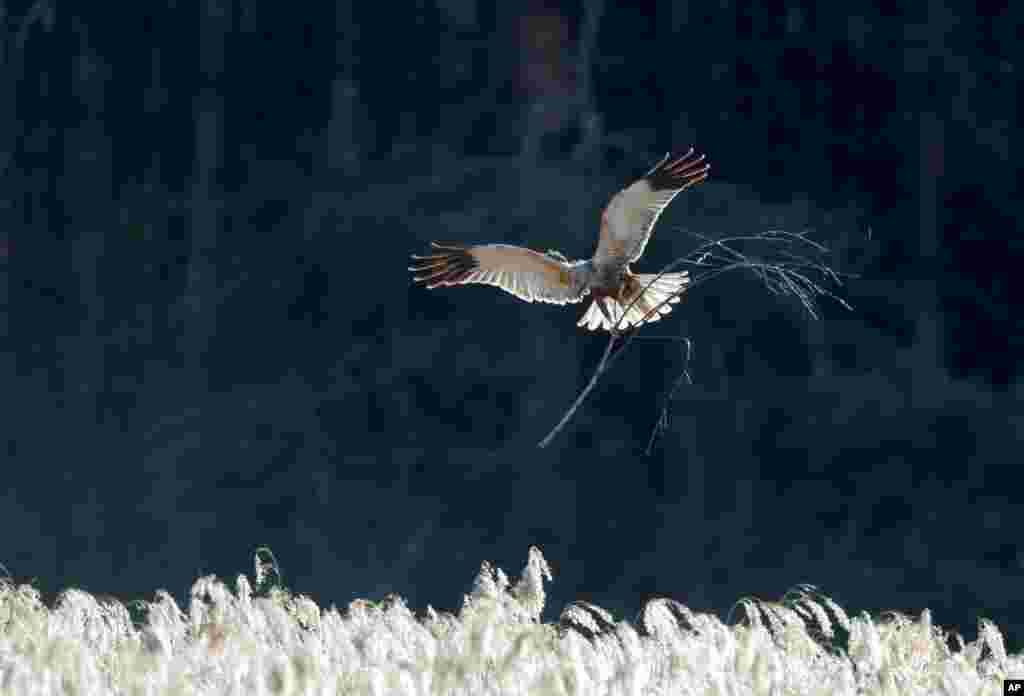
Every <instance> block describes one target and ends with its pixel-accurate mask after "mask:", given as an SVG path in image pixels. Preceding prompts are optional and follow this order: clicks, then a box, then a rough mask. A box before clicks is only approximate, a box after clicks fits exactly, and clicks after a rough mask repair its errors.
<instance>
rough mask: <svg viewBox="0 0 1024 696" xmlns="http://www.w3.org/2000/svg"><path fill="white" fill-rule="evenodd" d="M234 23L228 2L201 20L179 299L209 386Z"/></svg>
mask: <svg viewBox="0 0 1024 696" xmlns="http://www.w3.org/2000/svg"><path fill="white" fill-rule="evenodd" d="M229 25H230V6H229V3H228V0H206V2H205V3H204V5H203V8H202V10H201V13H200V16H199V70H200V73H201V76H200V84H201V85H202V86H201V87H200V89H199V94H198V95H197V97H196V99H195V129H196V131H195V160H194V170H193V173H192V186H191V202H190V205H189V209H190V212H191V218H190V226H191V248H190V253H189V261H188V266H187V268H186V274H185V288H184V291H183V293H182V296H181V299H180V301H179V307H178V309H179V311H180V313H181V314H180V316H181V319H182V322H181V336H180V343H179V349H180V351H181V354H182V356H183V358H184V367H185V370H186V374H187V376H188V379H189V380H194V382H193V384H194V386H195V387H197V388H200V389H201V388H203V387H205V385H206V384H207V378H206V370H207V365H206V363H205V362H204V357H205V355H206V352H207V350H208V349H209V345H210V341H211V340H212V338H213V335H214V333H215V331H216V325H217V308H218V305H219V304H220V302H221V301H222V300H223V299H224V298H223V296H222V295H223V293H222V292H221V289H220V288H219V286H218V277H217V265H216V263H215V261H214V253H215V250H216V245H217V230H218V227H219V225H220V220H221V216H222V210H221V209H222V207H223V201H222V198H221V187H220V185H219V183H218V180H217V175H218V172H219V171H220V169H221V166H222V162H223V142H222V131H223V127H224V117H223V110H224V105H223V99H222V98H221V96H220V94H219V84H218V83H219V81H220V77H221V74H222V72H223V70H224V34H225V31H226V29H227V27H228V26H229Z"/></svg>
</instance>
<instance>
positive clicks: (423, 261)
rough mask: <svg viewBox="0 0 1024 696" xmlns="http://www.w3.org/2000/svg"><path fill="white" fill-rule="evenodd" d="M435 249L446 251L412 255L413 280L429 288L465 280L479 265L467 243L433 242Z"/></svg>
mask: <svg viewBox="0 0 1024 696" xmlns="http://www.w3.org/2000/svg"><path fill="white" fill-rule="evenodd" d="M430 245H431V246H432V247H434V248H435V249H441V250H444V251H445V252H446V253H442V254H429V255H426V256H417V255H416V254H413V255H412V259H413V264H412V265H411V266H410V267H409V270H410V271H411V272H412V273H413V278H412V279H413V282H414V283H416V284H418V285H423V286H425V287H427V288H436V287H437V286H439V285H453V284H455V283H458V282H460V281H462V280H465V279H466V278H467V277H468V276H469V274H470V273H471V272H472V271H473V269H474V268H476V266H477V262H476V259H474V258H473V255H472V254H470V253H469V251H468V249H469V247H468V246H466V245H465V244H441V243H439V242H431V243H430Z"/></svg>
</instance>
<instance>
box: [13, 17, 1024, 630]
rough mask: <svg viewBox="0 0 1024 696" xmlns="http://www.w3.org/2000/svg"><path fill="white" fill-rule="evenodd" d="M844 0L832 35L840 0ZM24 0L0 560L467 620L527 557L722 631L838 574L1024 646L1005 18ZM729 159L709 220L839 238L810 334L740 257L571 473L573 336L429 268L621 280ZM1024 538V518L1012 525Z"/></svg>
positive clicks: (1014, 29) (576, 591)
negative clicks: (647, 223)
mask: <svg viewBox="0 0 1024 696" xmlns="http://www.w3.org/2000/svg"><path fill="white" fill-rule="evenodd" d="M833 5H834V6H835V8H838V9H833V8H832V6H833ZM112 8H113V6H112V5H109V4H108V3H63V2H62V1H61V0H38V2H35V3H17V2H2V1H0V269H2V275H0V277H2V285H0V287H2V293H3V295H2V301H3V313H2V320H3V324H2V329H0V337H2V345H0V384H2V397H0V408H2V413H0V459H2V468H0V471H2V476H3V482H4V486H3V488H2V490H0V562H2V563H3V564H4V567H6V569H7V570H8V571H9V572H10V573H11V574H12V575H14V576H15V577H17V578H22V579H34V580H35V583H36V584H37V586H39V587H41V588H43V589H45V590H47V591H51V592H52V591H56V590H59V589H61V588H64V587H68V586H78V587H83V588H85V589H87V590H89V591H92V592H104V593H111V594H114V595H116V596H120V597H125V598H128V597H146V598H149V597H151V596H152V592H153V591H154V590H155V589H157V588H160V587H163V588H167V589H168V590H170V591H171V592H172V593H173V594H175V595H176V596H177V597H179V598H180V597H182V596H183V595H184V594H185V593H186V592H187V589H188V587H189V585H190V583H191V582H192V581H193V580H194V579H195V578H196V577H197V575H198V574H206V573H217V574H219V575H222V576H226V577H230V576H232V575H234V574H235V573H238V572H245V571H251V567H252V553H253V550H254V549H255V548H256V547H257V546H259V545H268V546H270V547H271V548H272V549H273V550H274V552H275V554H276V555H277V557H278V560H279V561H280V563H281V566H282V570H283V572H284V576H285V581H286V583H287V584H288V585H289V586H290V587H291V588H292V589H293V590H295V591H297V592H302V593H307V594H310V595H311V596H313V597H314V598H315V599H317V600H318V601H319V602H320V603H322V604H330V603H336V604H338V605H344V604H346V603H347V602H348V601H350V600H351V599H353V598H355V597H357V596H359V597H369V598H380V597H382V596H383V595H384V594H385V593H388V592H397V593H399V594H400V595H402V596H403V597H405V598H406V599H407V600H408V601H409V603H410V605H412V606H414V607H418V608H422V607H425V606H426V604H428V603H430V604H432V605H433V606H435V607H438V608H441V607H444V608H455V607H457V606H459V604H460V603H461V599H462V593H463V592H465V591H467V590H468V589H469V586H470V582H471V581H472V579H473V577H474V576H475V574H476V572H477V570H478V568H479V564H480V562H481V561H483V560H491V561H494V562H496V563H497V564H498V565H499V566H500V567H502V568H504V569H506V570H507V571H509V572H510V573H517V572H518V571H519V569H520V568H521V567H522V565H523V564H524V563H525V562H526V557H527V548H528V546H529V545H530V544H536V545H538V546H540V548H541V549H542V551H543V552H544V554H545V555H546V557H547V558H548V559H549V561H550V562H551V564H552V566H553V568H554V571H555V579H554V582H553V584H551V585H550V586H549V590H550V599H549V606H548V611H547V614H546V616H547V617H548V618H549V619H551V618H552V617H554V616H557V612H558V611H559V610H560V609H561V607H562V606H563V605H564V604H565V603H566V602H569V601H572V600H574V599H585V600H589V601H592V602H596V603H597V604H600V605H601V606H604V607H605V608H607V609H610V610H611V611H612V612H613V613H614V614H615V615H616V617H618V618H623V617H626V618H632V616H633V615H634V613H635V612H636V611H637V609H639V607H640V606H641V605H642V603H643V601H645V600H646V599H649V598H650V597H652V596H655V595H661V596H671V597H673V598H675V599H678V600H679V601H682V602H683V603H685V604H686V605H688V606H690V607H691V608H693V609H695V610H700V611H713V612H716V613H718V614H719V615H722V616H725V615H726V613H727V612H728V611H729V609H730V607H731V606H732V603H733V602H735V601H736V600H737V599H738V598H739V597H741V596H743V595H746V594H753V595H755V596H759V597H762V598H766V599H775V598H778V597H780V596H781V595H782V594H783V592H785V590H786V589H788V588H789V587H791V586H793V585H795V584H796V583H799V582H810V583H815V584H817V585H819V586H820V587H821V588H822V589H823V590H824V591H825V592H827V593H828V594H830V595H831V596H832V597H834V598H835V599H836V600H837V601H839V602H840V603H841V604H843V605H844V606H845V607H846V608H847V609H848V610H849V611H851V612H855V611H860V610H869V611H872V612H876V611H881V610H886V609H896V610H907V611H912V612H914V613H918V612H920V610H921V609H923V608H925V607H929V608H931V610H932V611H933V615H934V618H935V621H936V623H938V624H940V625H944V626H947V627H952V628H959V629H960V630H962V631H964V634H965V637H968V638H969V639H970V638H973V636H974V632H975V621H976V618H977V617H978V616H979V615H980V616H984V617H987V618H991V619H992V620H994V621H995V622H996V623H997V624H998V625H999V626H1000V627H1001V628H1002V629H1003V630H1004V631H1005V632H1006V634H1007V636H1008V637H1009V642H1010V645H1011V647H1016V649H1019V646H1020V645H1021V641H1022V640H1024V628H1022V622H1024V597H1022V594H1021V587H1022V584H1021V582H1022V579H1024V550H1022V548H1021V536H1020V529H1021V521H1020V520H1021V514H1020V513H1021V487H1020V475H1019V468H1020V465H1021V463H1022V455H1021V451H1022V450H1021V442H1022V437H1021V433H1022V428H1024V409H1022V407H1021V403H1022V401H1021V396H1022V374H1021V355H1022V336H1024V332H1022V330H1021V322H1020V313H1019V312H1018V311H1017V306H1018V302H1019V301H1020V298H1021V297H1022V293H1021V284H1022V281H1021V278H1022V274H1021V272H1020V268H1021V263H1022V262H1024V244H1022V236H1021V230H1020V224H1019V220H1020V215H1021V203H1020V200H1021V191H1020V171H1019V169H1018V168H1017V167H1016V166H1015V164H1016V158H1013V159H1011V151H1014V152H1018V150H1017V149H1016V148H1015V146H1016V145H1018V144H1019V143H1018V142H1017V137H1018V135H1017V130H1016V123H1017V121H1018V118H1019V115H1018V113H1017V97H1018V95H1019V94H1020V85H1019V79H1018V74H1019V71H1020V69H1021V66H1020V62H1019V54H1017V53H1015V52H1014V50H1013V49H1014V48H1016V47H1017V45H1018V44H1019V41H1020V26H1021V24H1020V21H1019V20H1020V16H1019V9H1017V10H1014V9H1012V8H1011V3H1010V2H1008V1H1007V2H1001V3H1000V2H995V3H979V4H977V5H976V4H974V3H966V2H964V3H953V2H950V1H949V0H927V2H910V3H904V2H901V3H896V2H886V1H884V0H878V1H877V2H873V3H868V2H854V3H840V4H835V3H820V4H819V3H813V2H793V1H788V2H784V1H778V0H774V1H769V2H738V1H737V0H720V1H717V2H712V3H697V2H688V1H686V0H676V1H674V2H658V3H646V4H645V3H640V4H639V5H637V4H634V3H612V2H603V1H602V0H587V1H586V2H584V3H583V4H579V3H570V2H563V3H555V2H540V1H534V0H529V1H524V2H501V3H491V2H482V1H479V0H418V1H415V2H406V3H399V4H398V5H395V4H387V3H383V4H382V3H352V4H348V3H344V2H339V3H328V2H320V3H293V4H291V5H289V6H287V7H285V6H282V5H281V3H276V2H275V3H272V2H264V1H251V2H250V1H245V0H203V1H202V2H186V1H175V0H171V1H168V2H139V3H128V4H124V3H122V4H118V6H117V8H116V11H115V10H114V9H112ZM690 145H694V146H696V147H698V148H699V149H700V150H701V151H702V152H705V153H707V155H708V158H709V161H710V162H711V163H712V166H713V169H712V172H711V178H710V179H709V180H708V181H707V182H706V183H705V184H702V185H701V186H699V187H696V188H695V189H693V190H691V191H689V192H687V193H686V194H684V195H683V196H682V197H680V198H678V199H677V200H676V201H675V202H674V203H673V204H672V206H671V207H670V209H669V210H668V212H667V213H666V214H665V215H664V216H663V217H662V219H661V221H660V222H659V225H658V227H657V229H656V231H655V234H654V238H653V240H652V243H651V244H650V245H649V246H648V251H647V253H646V255H645V256H644V258H643V259H642V260H641V262H640V263H639V264H638V266H637V267H636V269H637V270H640V271H642V272H643V271H646V272H651V271H656V270H658V269H659V268H661V267H663V266H664V265H665V264H667V263H669V262H670V261H672V260H673V259H675V258H677V257H679V256H681V255H683V254H685V253H687V252H688V251H690V250H691V249H692V248H693V247H694V245H695V244H696V242H695V240H694V237H693V233H700V234H705V235H712V236H721V235H731V234H752V233H756V232H759V231H764V230H767V229H780V228H781V229H786V230H789V231H793V232H797V231H802V230H807V229H810V230H812V234H811V236H812V237H813V238H814V239H816V240H818V241H820V242H822V243H824V244H826V245H828V246H829V247H831V248H832V249H833V251H834V254H833V256H832V261H831V262H832V265H833V266H834V267H835V268H836V270H838V271H841V272H845V273H850V274H856V275H857V276H858V277H857V278H854V279H850V280H849V281H848V282H847V284H846V285H845V286H844V287H842V288H834V289H836V290H837V291H838V292H839V293H840V294H841V295H842V296H843V297H845V298H846V299H847V300H848V301H849V302H850V303H851V304H852V306H853V308H854V311H849V312H848V311H846V310H844V309H842V308H841V307H840V306H838V305H837V304H835V303H829V302H825V303H824V304H823V306H822V315H823V316H822V319H821V321H817V322H815V321H811V320H809V319H808V317H807V316H806V315H805V314H804V313H803V312H802V310H801V308H800V306H799V304H798V303H797V302H795V301H794V300H792V299H786V298H779V297H775V296H772V295H770V294H769V293H768V292H767V291H766V290H765V289H764V287H763V285H761V284H760V283H759V281H758V280H757V279H756V278H755V277H754V276H753V275H752V274H747V275H744V274H740V273H733V274H727V275H724V276H722V277H721V278H719V279H717V280H715V281H714V282H711V283H707V284H705V285H703V286H701V287H700V288H698V289H696V290H695V291H694V292H693V293H691V294H689V295H688V296H687V297H686V299H685V301H684V302H683V303H682V304H681V305H679V307H678V308H677V309H676V310H675V311H674V312H673V313H672V314H671V315H670V317H669V318H668V319H667V320H665V321H663V322H661V323H660V324H658V325H655V327H652V329H651V333H652V334H653V333H656V334H662V335H664V334H666V333H668V334H673V335H679V336H687V337H689V338H690V339H691V340H692V341H693V346H694V353H693V359H692V361H691V362H690V364H689V369H690V372H691V374H692V376H693V385H692V386H687V387H684V388H682V389H681V390H680V391H679V392H678V393H677V396H676V399H675V400H674V402H673V407H672V418H671V420H670V423H669V427H668V430H667V432H666V433H665V434H664V436H663V437H662V439H661V440H660V442H659V443H658V445H657V447H656V448H655V450H654V453H653V454H652V455H651V456H649V457H645V456H643V454H642V452H643V449H644V447H645V445H646V443H647V439H648V436H649V434H650V429H651V427H652V426H653V425H654V423H655V420H656V419H657V417H658V409H659V407H660V399H661V397H662V395H663V393H664V391H665V389H666V388H667V387H668V386H669V384H670V383H671V381H672V380H673V379H674V378H675V377H676V376H677V375H678V374H679V371H680V370H681V369H682V367H683V362H682V358H681V356H680V353H679V350H678V347H677V346H676V345H674V344H672V343H665V342H657V341H640V342H637V343H636V344H634V346H633V347H631V348H630V352H629V353H628V354H626V355H625V356H624V357H623V359H622V360H621V361H620V362H619V363H618V364H617V366H616V368H615V370H614V371H613V372H612V373H610V374H609V375H608V376H607V378H606V379H605V380H604V381H603V382H602V384H601V386H600V387H599V388H598V389H597V390H596V391H595V393H594V394H593V396H592V398H591V399H590V401H589V402H588V403H587V404H586V405H585V406H584V408H583V409H582V410H581V412H580V413H579V415H578V417H577V418H576V419H575V420H574V421H573V423H572V424H571V426H570V427H569V428H568V429H567V431H566V432H564V433H563V434H562V436H561V437H560V438H559V439H558V440H556V441H555V443H554V445H553V446H552V447H550V448H549V449H546V450H539V449H537V448H536V447H535V443H536V442H537V441H538V440H539V439H540V438H541V437H542V436H543V435H544V434H545V433H546V432H547V431H548V429H549V428H550V427H551V426H552V425H553V424H554V423H555V422H556V421H557V420H558V418H559V417H560V416H561V414H562V412H563V411H564V410H565V408H566V407H568V405H569V404H570V402H571V401H572V399H573V398H574V397H575V395H576V393H577V392H578V391H579V389H580V388H582V386H583V385H584V384H585V382H586V380H587V379H588V378H589V376H590V373H591V371H592V370H593V368H594V366H595V364H596V362H597V360H598V359H599V357H600V355H601V353H602V351H603V349H604V345H605V338H603V337H602V336H597V335H593V334H589V333H585V332H583V331H582V330H580V329H577V328H576V327H575V321H576V319H577V318H578V315H579V308H578V307H575V308H571V309H570V308H560V307H553V306H549V305H527V304H524V303H521V302H519V301H517V300H516V299H515V298H513V297H511V296H510V295H506V294H504V293H500V292H499V291H497V290H495V289H493V288H487V287H472V288H459V289H449V290H438V291H432V292H430V291H426V290H422V289H418V288H415V287H413V286H412V284H411V282H410V277H409V273H408V272H407V270H406V266H407V264H408V254H410V253H416V252H422V251H423V250H424V249H425V248H426V245H427V243H428V241H429V240H431V239H455V240H458V239H462V240H466V241H473V242H483V241H504V242H509V243H519V244H526V245H532V246H534V247H535V248H538V249H541V250H543V249H548V248H557V249H561V250H562V251H563V252H565V253H566V254H567V255H568V256H569V257H575V258H579V257H585V256H589V255H590V254H591V253H592V251H593V248H594V244H595V240H596V235H597V227H598V220H599V215H600V211H601V208H602V207H603V205H604V204H605V202H606V201H607V200H608V198H609V197H610V196H611V195H612V194H613V193H615V192H616V191H617V190H619V189H620V188H622V187H623V186H624V185H626V184H627V183H628V182H629V181H630V180H631V179H633V178H635V177H636V176H638V175H640V174H642V173H643V172H644V171H646V169H647V168H648V167H649V166H650V165H651V164H652V163H653V162H654V161H656V160H657V159H659V158H660V157H661V155H662V154H664V153H665V152H666V151H668V150H673V151H679V150H684V149H685V148H687V147H688V146H690ZM1014 530H1017V531H1014Z"/></svg>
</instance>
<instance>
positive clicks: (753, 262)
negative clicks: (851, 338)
mask: <svg viewBox="0 0 1024 696" xmlns="http://www.w3.org/2000/svg"><path fill="white" fill-rule="evenodd" d="M808 233H809V230H804V231H803V232H796V233H795V232H787V231H785V230H768V231H765V232H760V233H756V234H753V235H746V236H734V237H721V238H718V239H714V238H711V237H708V236H705V235H702V234H700V233H697V232H691V233H690V234H691V235H692V236H694V237H696V238H697V239H698V240H700V241H701V242H703V243H702V244H700V245H699V246H698V247H696V248H695V249H694V250H693V251H691V252H690V253H689V254H687V255H686V256H683V257H680V258H678V259H676V260H675V261H673V262H672V263H670V264H669V265H668V266H666V267H665V268H663V269H662V270H661V271H660V272H659V273H658V274H657V275H655V276H654V278H653V279H652V280H651V281H650V282H649V283H648V284H647V285H646V286H645V287H644V291H646V290H647V288H649V287H650V286H651V285H652V284H653V283H655V282H657V281H658V279H659V278H661V277H662V276H663V275H665V274H666V273H670V272H672V271H674V270H675V269H677V268H679V267H680V266H688V267H689V268H690V269H691V279H690V282H689V283H688V284H687V285H686V286H685V287H684V288H682V289H681V290H680V291H679V292H678V293H675V294H673V295H672V296H670V297H667V298H665V300H663V301H662V302H660V303H659V304H658V305H656V306H655V307H652V308H651V309H650V310H649V311H648V312H647V313H646V314H644V316H643V319H642V320H641V322H640V326H638V327H636V328H634V329H632V330H629V331H628V333H624V332H623V328H622V322H623V320H624V319H625V317H626V315H627V313H628V312H629V310H630V309H631V308H632V307H633V305H634V304H636V302H637V301H639V299H640V297H642V296H643V294H644V293H643V292H641V293H639V294H637V296H636V297H635V298H634V299H633V301H632V302H631V303H630V304H629V306H627V307H625V308H624V310H623V312H622V314H621V315H620V317H619V319H618V321H617V322H616V324H615V326H614V327H613V328H612V331H611V336H610V337H609V339H608V345H607V346H606V347H605V351H604V355H603V356H602V357H601V360H600V362H599V363H598V364H597V367H596V368H595V369H594V373H593V375H592V376H591V377H590V381H589V382H587V386H586V387H584V388H583V391H581V392H580V394H579V396H578V397H576V400H575V401H574V402H573V404H572V406H570V407H569V409H568V410H567V411H566V412H565V414H564V415H563V416H562V419H561V420H560V421H559V422H558V424H557V425H556V426H555V427H554V428H553V429H552V430H551V432H549V433H548V434H547V435H546V436H545V437H544V439H543V440H541V441H540V442H539V443H538V447H547V446H548V445H549V444H551V442H552V440H554V438H555V437H556V436H557V435H558V434H559V433H560V432H561V431H562V430H564V429H565V427H566V425H568V423H569V421H570V420H572V418H573V416H574V415H575V414H576V412H577V411H578V410H579V408H580V406H582V404H583V402H584V401H585V400H586V398H587V397H588V396H589V395H590V392H591V391H593V389H594V387H595V386H597V382H598V380H600V378H601V377H602V375H604V374H605V373H606V372H608V370H610V369H611V367H612V366H613V365H614V364H615V361H616V360H618V359H619V357H621V356H622V354H623V352H624V351H625V350H626V349H627V348H628V347H629V346H630V344H631V343H632V342H633V340H634V339H636V338H649V339H653V338H666V339H669V340H675V341H680V342H683V343H685V345H686V354H685V356H684V358H685V359H684V363H685V365H686V366H685V367H684V368H683V371H682V373H681V374H680V375H679V376H678V377H676V379H675V380H674V382H673V384H672V387H671V388H670V389H668V390H667V392H666V394H665V398H664V400H663V403H662V409H661V414H660V416H659V418H658V421H657V422H656V423H655V426H654V430H653V432H652V433H651V438H650V441H649V442H648V444H647V450H646V451H647V453H648V454H650V452H651V450H652V449H653V446H654V444H655V441H656V440H657V437H658V436H659V435H660V434H661V433H662V432H664V430H665V429H666V428H667V427H668V418H669V406H670V403H671V401H672V399H673V398H674V397H675V394H676V392H677V391H678V389H679V388H680V386H682V384H683V383H684V382H686V383H687V384H689V383H691V379H690V373H689V367H688V366H689V361H690V355H691V348H692V346H691V344H690V340H689V339H688V338H685V337H681V336H674V337H653V336H639V335H638V334H639V330H640V328H641V327H642V326H643V322H644V321H646V320H647V318H648V317H650V316H652V315H654V314H655V313H657V312H658V311H659V310H660V309H661V307H662V306H663V305H665V304H667V303H669V302H671V301H672V300H673V299H674V298H675V297H676V296H678V295H681V294H682V293H683V292H693V291H694V290H695V289H696V288H697V287H698V286H700V285H702V284H703V283H706V282H708V281H710V280H712V279H714V278H717V277H718V276H720V275H722V274H723V273H726V272H728V271H733V270H740V269H745V270H748V271H750V272H752V273H753V274H754V275H756V276H757V277H758V278H759V279H760V280H761V282H762V283H764V286H765V288H766V289H767V290H768V292H770V293H771V294H773V295H777V296H786V295H791V296H793V297H795V298H796V299H797V300H799V302H800V304H801V306H803V308H804V310H805V311H806V312H807V314H808V315H809V316H810V317H811V318H812V319H818V318H819V315H818V305H817V300H818V298H820V297H828V298H830V299H832V300H835V301H836V302H837V303H838V304H839V305H840V306H842V307H844V308H846V309H847V310H851V311H852V309H853V308H852V307H851V306H850V305H849V304H848V303H847V302H846V301H845V300H843V299H842V298H841V297H838V296H837V295H836V294H835V293H833V292H832V291H831V290H828V289H827V288H825V287H823V286H822V285H820V284H819V283H817V282H815V281H814V280H812V279H811V278H810V277H809V275H808V273H811V272H814V273H818V274H820V275H822V276H824V277H825V278H827V279H828V280H829V281H831V282H833V283H834V284H836V285H842V284H843V283H842V278H844V277H846V278H851V277H856V276H854V275H851V274H846V273H839V272H837V271H835V270H834V269H832V268H831V267H829V266H827V265H825V264H824V263H823V262H822V261H820V260H817V259H814V258H811V257H809V256H806V255H803V254H801V253H799V251H798V250H799V249H800V248H803V249H805V253H816V254H818V255H821V256H824V255H827V254H829V253H830V251H829V249H828V248H827V247H825V246H824V245H822V244H820V243H818V242H816V241H814V240H812V239H809V238H808V237H807V235H808ZM752 242H761V243H769V244H771V245H773V246H774V248H778V249H779V251H778V252H777V253H776V255H775V257H774V258H761V257H757V256H752V255H749V254H747V253H744V252H743V251H742V250H741V249H740V248H739V247H740V246H742V245H746V244H749V243H752ZM780 247H781V248H780ZM620 338H621V339H623V340H622V343H621V345H620V346H619V349H618V350H614V351H613V348H614V347H615V344H616V342H617V341H619V339H620Z"/></svg>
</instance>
